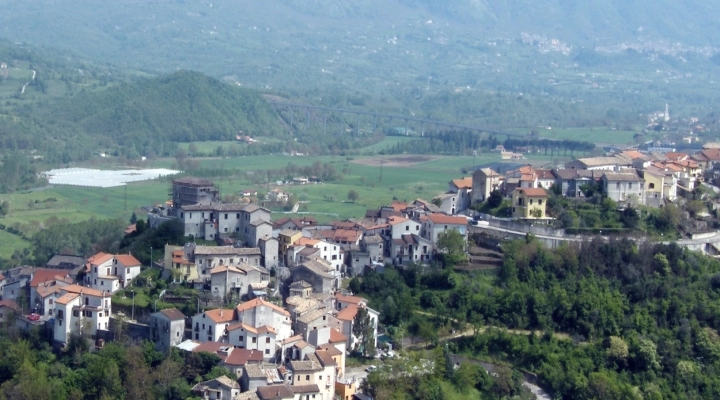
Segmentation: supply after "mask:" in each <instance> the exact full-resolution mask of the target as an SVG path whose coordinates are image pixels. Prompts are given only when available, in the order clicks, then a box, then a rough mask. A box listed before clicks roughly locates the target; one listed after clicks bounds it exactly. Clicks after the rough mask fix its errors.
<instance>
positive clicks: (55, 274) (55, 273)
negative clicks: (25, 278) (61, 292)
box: [30, 268, 68, 287]
mask: <svg viewBox="0 0 720 400" xmlns="http://www.w3.org/2000/svg"><path fill="white" fill-rule="evenodd" d="M67 276H68V274H67V272H62V271H60V270H57V269H45V268H38V269H36V270H35V274H34V275H33V278H32V281H30V287H38V285H40V284H41V283H43V282H47V281H54V280H55V279H63V278H65V277H67Z"/></svg>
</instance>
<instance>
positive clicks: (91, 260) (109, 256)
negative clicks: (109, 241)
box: [88, 252, 113, 265]
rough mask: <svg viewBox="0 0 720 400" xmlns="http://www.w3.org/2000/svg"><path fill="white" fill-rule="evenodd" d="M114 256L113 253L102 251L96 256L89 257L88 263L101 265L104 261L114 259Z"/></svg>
mask: <svg viewBox="0 0 720 400" xmlns="http://www.w3.org/2000/svg"><path fill="white" fill-rule="evenodd" d="M112 258H113V255H112V254H107V253H103V252H100V253H97V254H95V255H94V256H92V257H90V258H88V263H89V264H90V265H100V264H102V263H104V262H107V261H109V260H112Z"/></svg>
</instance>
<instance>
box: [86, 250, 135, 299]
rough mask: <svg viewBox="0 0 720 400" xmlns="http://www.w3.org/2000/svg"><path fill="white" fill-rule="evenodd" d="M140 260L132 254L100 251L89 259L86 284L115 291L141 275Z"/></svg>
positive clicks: (111, 291) (97, 288)
mask: <svg viewBox="0 0 720 400" xmlns="http://www.w3.org/2000/svg"><path fill="white" fill-rule="evenodd" d="M140 270H141V266H140V261H138V260H137V259H136V258H135V257H133V256H132V255H130V254H119V255H112V254H106V253H102V252H101V253H98V254H96V255H94V256H92V257H90V258H89V259H88V263H87V264H86V268H85V271H86V272H87V274H86V275H85V284H86V285H89V286H90V287H92V288H93V289H96V290H100V291H107V292H110V293H115V292H116V291H118V290H120V289H122V288H125V287H127V286H128V285H130V282H131V281H132V280H133V279H135V277H137V276H138V275H140Z"/></svg>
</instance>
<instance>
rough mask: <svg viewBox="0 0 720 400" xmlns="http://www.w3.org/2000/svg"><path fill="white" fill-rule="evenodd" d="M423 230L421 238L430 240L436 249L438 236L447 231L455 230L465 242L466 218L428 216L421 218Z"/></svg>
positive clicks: (438, 215) (439, 215) (441, 215)
mask: <svg viewBox="0 0 720 400" xmlns="http://www.w3.org/2000/svg"><path fill="white" fill-rule="evenodd" d="M421 220H422V221H423V230H422V235H421V236H422V237H424V238H426V239H428V240H430V241H431V242H432V243H433V246H435V247H436V248H437V240H438V235H439V234H440V233H441V232H445V231H447V230H448V229H457V231H458V232H460V234H461V235H462V236H463V237H464V238H465V240H467V224H468V221H467V218H465V217H452V216H449V215H443V214H430V215H428V216H425V217H422V218H421Z"/></svg>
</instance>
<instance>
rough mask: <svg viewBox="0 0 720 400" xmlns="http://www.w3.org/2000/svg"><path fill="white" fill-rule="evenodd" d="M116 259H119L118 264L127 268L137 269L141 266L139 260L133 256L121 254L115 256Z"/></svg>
mask: <svg viewBox="0 0 720 400" xmlns="http://www.w3.org/2000/svg"><path fill="white" fill-rule="evenodd" d="M115 259H117V260H118V262H120V263H121V264H122V265H124V266H126V267H137V266H139V265H141V264H140V261H138V259H137V258H135V257H133V256H132V255H131V254H120V255H117V256H115Z"/></svg>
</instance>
